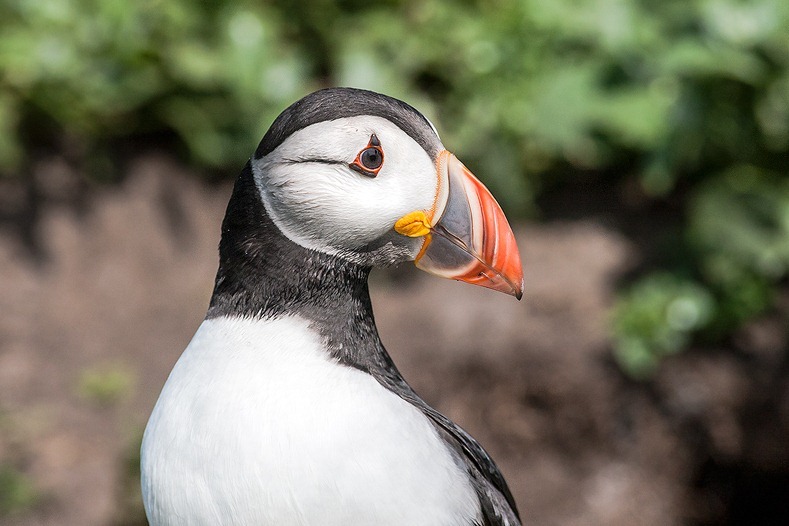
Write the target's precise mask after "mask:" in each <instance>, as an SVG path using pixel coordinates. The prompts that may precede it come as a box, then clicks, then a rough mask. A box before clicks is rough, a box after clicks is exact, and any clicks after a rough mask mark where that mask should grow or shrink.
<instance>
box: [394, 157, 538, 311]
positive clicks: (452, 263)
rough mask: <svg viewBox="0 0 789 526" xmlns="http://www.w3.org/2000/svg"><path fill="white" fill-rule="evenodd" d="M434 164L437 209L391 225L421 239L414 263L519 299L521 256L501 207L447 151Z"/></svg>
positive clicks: (521, 289) (406, 216) (403, 218)
mask: <svg viewBox="0 0 789 526" xmlns="http://www.w3.org/2000/svg"><path fill="white" fill-rule="evenodd" d="M436 168H437V170H438V174H437V175H438V180H439V185H438V187H439V190H438V192H437V198H436V201H437V202H436V206H435V210H431V211H429V212H427V213H425V212H423V211H419V210H418V211H415V212H411V213H410V214H407V215H405V216H404V217H402V218H401V219H400V220H399V221H397V223H396V224H395V230H396V231H397V232H399V233H401V234H403V235H407V236H409V237H422V236H423V237H424V238H425V241H424V244H423V245H422V249H421V250H420V252H419V254H418V255H417V257H416V260H415V263H416V266H417V267H419V268H420V269H422V270H424V271H426V272H430V273H431V274H436V275H438V276H442V277H445V278H450V279H456V280H459V281H465V282H466V283H471V284H473V285H480V286H482V287H487V288H490V289H493V290H498V291H500V292H504V293H507V294H510V295H512V296H515V297H516V298H518V299H520V298H521V296H522V295H523V268H522V266H521V258H520V254H519V252H518V247H517V245H516V243H515V236H514V234H513V233H512V228H510V225H509V223H508V222H507V218H506V217H504V212H502V210H501V207H500V206H499V204H498V203H497V202H496V200H495V199H494V198H493V196H492V195H491V193H490V191H489V190H488V189H487V188H485V186H484V185H483V184H482V183H481V182H480V181H479V180H478V179H477V178H476V177H474V174H472V173H471V171H470V170H469V169H468V168H466V167H465V166H464V165H463V163H461V162H460V160H458V158H457V157H455V156H454V155H452V154H451V153H449V152H448V151H446V150H444V151H442V152H441V153H440V154H439V156H438V159H437V162H436Z"/></svg>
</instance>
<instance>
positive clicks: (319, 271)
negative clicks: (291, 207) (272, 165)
mask: <svg viewBox="0 0 789 526" xmlns="http://www.w3.org/2000/svg"><path fill="white" fill-rule="evenodd" d="M369 274H370V267H366V266H361V265H358V264H356V263H352V262H350V261H348V260H346V259H342V258H340V257H337V256H332V255H329V254H324V253H322V252H318V251H315V250H310V249H307V248H304V247H302V246H300V245H298V244H296V243H294V242H292V241H291V240H289V239H288V238H287V237H285V235H284V234H283V233H282V232H281V231H280V230H279V228H277V226H276V225H275V224H274V223H273V221H272V220H271V218H270V217H269V216H268V214H267V213H266V210H265V207H264V206H263V203H262V201H261V198H260V194H259V192H258V189H257V187H256V185H255V181H254V177H253V175H252V169H251V166H250V164H249V163H248V164H247V166H246V167H245V168H244V170H243V172H242V173H241V175H240V176H239V178H238V180H237V181H236V185H235V187H234V189H233V194H232V196H231V198H230V202H229V204H228V207H227V213H226V215H225V219H224V221H223V223H222V240H221V242H220V244H219V270H218V272H217V276H216V282H215V285H214V294H213V296H212V298H211V305H210V307H209V309H208V315H207V317H208V318H217V317H220V316H241V317H253V318H261V319H265V318H269V319H270V318H276V317H279V316H283V315H298V316H301V317H303V318H305V319H307V320H309V322H310V324H311V326H312V327H313V328H314V329H315V330H317V331H318V332H319V334H320V335H321V336H322V337H323V338H324V342H325V344H326V345H327V346H328V348H329V350H330V352H331V353H332V354H333V355H334V356H335V357H336V358H337V359H339V360H340V361H342V362H344V363H346V364H348V365H352V366H354V367H357V368H361V369H366V370H369V369H371V368H376V367H387V368H388V367H390V366H391V360H390V359H389V356H388V355H387V354H386V351H385V350H384V349H383V346H382V345H381V342H380V339H379V337H378V331H377V329H376V327H375V321H374V319H373V310H372V304H371V302H370V294H369V291H368V288H367V278H368V276H369Z"/></svg>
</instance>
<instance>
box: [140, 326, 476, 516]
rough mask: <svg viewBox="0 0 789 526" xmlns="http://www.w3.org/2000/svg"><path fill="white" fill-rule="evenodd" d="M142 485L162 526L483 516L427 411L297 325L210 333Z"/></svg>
mask: <svg viewBox="0 0 789 526" xmlns="http://www.w3.org/2000/svg"><path fill="white" fill-rule="evenodd" d="M142 484H143V497H144V500H145V508H146V512H147V514H148V519H149V521H150V522H151V524H152V525H153V526H159V525H175V524H189V525H201V524H205V525H209V524H210V525H224V524H234V525H256V526H263V525H348V524H354V525H396V524H397V525H406V524H408V525H420V524H424V525H458V526H461V525H463V526H465V525H468V524H471V523H472V522H473V521H474V519H475V518H477V514H478V506H479V504H478V500H477V497H476V494H475V492H474V490H473V488H472V487H471V485H470V483H469V482H468V480H467V477H466V474H465V472H464V470H463V468H462V467H461V466H459V465H458V463H457V462H456V460H455V459H454V458H453V457H452V456H451V454H450V453H449V452H448V450H447V449H446V448H445V447H444V445H443V443H442V442H441V440H440V438H439V436H438V434H437V433H436V431H435V430H434V429H433V427H432V426H431V425H430V423H429V422H428V421H427V419H426V418H425V417H424V416H423V415H422V414H421V412H420V411H418V410H417V409H416V408H414V407H413V406H411V405H410V404H408V403H407V402H405V401H403V400H401V399H400V398H399V397H398V396H396V395H394V394H393V393H391V392H389V391H387V390H386V389H384V388H383V387H381V386H380V385H379V384H378V383H377V382H376V381H375V379H374V378H372V377H371V376H370V375H367V374H364V373H362V372H360V371H357V370H354V369H351V368H348V367H345V366H342V365H339V364H337V363H336V362H334V361H332V360H331V358H330V357H328V356H327V355H326V354H325V351H323V350H322V349H321V345H320V340H319V338H318V336H317V335H316V334H315V333H314V332H313V331H311V330H310V329H309V328H308V326H307V323H306V322H305V321H304V320H301V319H299V318H285V319H279V320H274V321H256V320H248V319H235V318H234V319H229V318H218V319H213V320H207V321H205V322H203V324H202V325H201V327H200V328H199V330H198V331H197V334H195V337H194V339H193V340H192V342H191V343H190V344H189V346H188V347H187V349H186V350H185V351H184V353H183V355H182V356H181V358H180V359H179V360H178V363H177V364H176V366H175V368H174V369H173V372H172V373H171V375H170V378H169V379H168V380H167V384H166V385H165V387H164V389H163V391H162V394H161V396H160V398H159V401H158V402H157V404H156V408H155V409H154V412H153V414H152V415H151V419H150V421H149V422H148V427H147V429H146V431H145V437H144V439H143V447H142Z"/></svg>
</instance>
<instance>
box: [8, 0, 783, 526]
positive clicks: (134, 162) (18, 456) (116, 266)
mask: <svg viewBox="0 0 789 526" xmlns="http://www.w3.org/2000/svg"><path fill="white" fill-rule="evenodd" d="M326 86H355V87H363V88H368V89H373V90H376V91H381V92H384V93H387V94H389V95H392V96H395V97H398V98H401V99H403V100H405V101H407V102H409V103H410V104H412V105H413V106H415V107H417V108H418V109H420V110H421V111H422V112H423V113H425V114H426V115H427V116H428V117H429V118H430V119H431V120H432V121H433V122H434V123H435V125H436V126H437V128H438V129H439V130H440V131H441V134H442V139H443V142H444V144H446V145H447V147H448V148H450V149H451V150H452V151H454V152H456V153H457V154H458V156H459V157H460V158H461V159H462V160H463V161H464V163H465V164H466V165H468V166H469V167H470V168H471V169H472V170H473V171H474V172H475V173H476V174H477V176H479V177H480V178H481V179H482V180H483V181H484V182H485V183H486V184H487V185H488V186H489V187H490V188H491V190H492V192H493V193H494V195H496V196H497V198H498V199H499V200H500V202H501V204H502V206H503V208H504V209H505V211H506V213H507V215H508V216H509V217H510V218H511V219H512V221H513V224H514V226H515V230H516V232H517V235H518V238H519V244H520V246H521V251H522V254H523V256H524V261H525V275H526V293H525V296H524V299H523V301H522V302H521V303H520V304H518V303H516V302H514V301H512V300H511V299H510V298H508V297H505V296H504V295H497V294H495V293H492V292H489V291H486V290H481V289H479V290H478V289H477V288H475V287H469V286H467V285H461V284H456V283H453V282H449V281H442V280H438V279H434V278H430V277H428V276H425V275H422V273H419V272H417V271H416V270H414V269H413V268H411V267H410V266H408V268H402V269H398V270H395V271H391V272H378V273H377V274H374V276H373V280H372V281H373V282H372V293H373V300H374V304H375V308H376V317H377V319H378V323H379V327H380V330H381V333H382V338H383V340H384V342H385V343H386V344H387V346H388V348H389V350H390V352H391V354H392V355H393V357H394V359H395V361H396V362H397V363H398V365H399V366H400V368H401V370H402V371H403V373H404V375H405V377H406V378H407V379H408V380H409V381H410V382H411V383H412V384H413V385H414V387H415V388H416V390H417V391H418V392H419V393H421V394H422V395H423V397H424V398H426V399H427V400H428V402H430V403H432V404H433V405H435V406H437V407H438V408H439V409H440V410H442V411H443V412H445V413H446V414H448V415H449V416H450V417H452V418H453V419H455V420H456V421H458V422H459V423H461V424H462V425H463V426H464V427H466V428H467V429H468V430H469V431H470V432H471V433H472V434H473V435H474V436H476V437H477V438H478V439H479V440H480V442H481V443H482V444H483V445H484V446H485V447H486V448H487V449H488V450H489V451H490V452H491V454H492V455H493V457H494V458H495V459H496V460H497V462H498V463H499V465H500V467H501V468H502V471H503V472H504V474H505V476H506V478H507V479H508V481H509V483H510V486H511V487H512V489H513V493H514V494H515V497H516V500H517V502H518V504H519V506H520V508H521V513H522V515H524V516H525V517H526V519H527V521H529V523H531V524H539V525H634V524H638V525H661V526H665V525H698V526H704V525H719V524H720V525H746V524H747V525H752V524H759V525H770V524H782V525H783V524H789V354H788V353H787V341H788V339H787V336H788V332H787V331H788V330H789V281H787V273H788V272H789V178H787V172H789V3H787V2H786V1H785V0H752V1H739V0H662V1H657V0H550V1H549V0H542V1H538V0H463V1H454V2H450V1H438V0H401V1H394V0H392V1H380V2H365V1H360V0H345V1H336V2H332V1H329V0H308V1H301V2H297V1H280V2H272V1H256V2H250V1H235V2H228V1H218V2H191V1H189V0H168V1H163V0H141V1H139V2H118V1H115V0H51V1H47V2H40V1H37V0H0V269H1V271H0V290H2V294H0V524H10V525H39V524H42V525H43V524H46V525H50V524H51V525H56V524H57V525H110V526H124V525H125V526H136V525H142V524H145V519H144V514H143V512H142V504H141V500H140V496H139V488H138V484H139V471H138V465H137V463H138V448H139V441H140V437H141V433H142V430H143V428H144V425H145V422H146V420H147V417H148V414H149V412H150V410H151V408H152V406H153V403H154V402H155V400H156V397H157V396H158V393H159V390H160V388H161V386H162V384H163V383H164V380H165V379H166V377H167V374H168V372H169V370H170V368H171V367H172V365H173V363H174V362H175V360H176V359H177V357H178V355H179V354H180V352H181V351H182V349H183V348H184V347H185V346H186V344H187V343H188V341H189V339H190V338H191V336H192V334H193V332H194V330H195V329H196V327H197V326H198V325H199V323H200V321H201V320H202V317H203V315H204V313H205V309H206V306H207V303H208V300H209V297H210V294H211V288H212V284H213V275H214V272H215V270H216V265H217V253H216V247H217V243H218V240H219V227H220V222H221V219H222V216H223V213H224V207H225V205H226V202H227V199H228V197H229V192H230V189H231V185H232V181H233V178H234V177H235V176H236V175H237V173H238V172H239V171H240V169H241V167H242V166H243V165H244V163H245V161H246V159H247V158H248V157H249V155H250V154H251V152H252V151H254V149H255V147H256V145H257V142H258V141H259V140H260V138H261V137H262V135H263V133H264V132H265V131H266V129H267V128H268V126H269V124H270V123H271V122H272V120H273V119H274V118H275V117H276V115H277V114H278V113H279V112H280V111H281V110H282V109H284V108H285V107H286V106H287V105H289V104H290V103H291V102H293V101H295V100H296V99H298V98H300V97H302V96H303V95H305V94H307V93H309V92H310V91H312V90H314V89H317V88H321V87H326Z"/></svg>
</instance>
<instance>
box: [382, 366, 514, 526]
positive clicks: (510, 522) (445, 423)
mask: <svg viewBox="0 0 789 526" xmlns="http://www.w3.org/2000/svg"><path fill="white" fill-rule="evenodd" d="M393 365H394V364H392V368H388V367H387V368H386V369H388V370H384V371H376V372H377V373H378V374H375V373H376V372H373V375H374V376H375V377H376V379H377V380H378V381H379V382H380V383H381V384H382V385H383V386H384V387H386V388H387V389H389V390H390V391H392V392H394V393H396V394H397V395H398V396H400V397H401V398H402V399H404V400H406V401H407V402H409V403H411V404H412V405H414V406H416V407H417V408H419V410H420V411H422V413H424V415H425V416H427V417H428V418H429V419H430V421H431V422H432V423H433V425H434V426H436V429H437V430H438V432H439V434H441V436H442V437H443V438H444V440H445V441H446V442H447V445H448V446H449V447H451V448H452V449H454V450H455V452H456V453H457V454H458V456H459V457H460V459H462V460H463V461H464V462H465V464H466V467H467V469H468V473H469V475H470V476H471V478H472V481H473V483H474V487H475V489H476V491H477V495H478V497H479V502H480V505H481V506H482V516H483V523H482V525H479V526H520V524H521V522H520V515H519V513H518V508H517V507H516V505H515V499H513V498H512V493H511V492H510V489H509V487H507V483H506V482H505V480H504V477H503V476H502V475H501V471H499V468H498V467H497V466H496V463H495V462H493V459H492V458H490V455H488V453H487V452H486V451H485V450H484V449H482V446H480V445H479V443H477V441H476V440H474V438H472V437H471V435H469V434H468V433H466V431H465V430H463V429H462V428H461V427H460V426H458V425H457V424H455V423H454V422H453V421H451V420H450V419H449V418H447V417H445V416H444V415H442V414H441V413H439V412H438V411H436V410H435V409H433V408H432V407H430V406H429V405H427V403H425V401H424V400H422V399H421V398H420V397H419V395H417V394H416V393H415V392H414V390H413V389H411V386H410V385H408V384H407V383H406V381H405V380H403V378H402V377H401V376H400V374H399V373H398V371H397V369H395V368H394V366H393Z"/></svg>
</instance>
